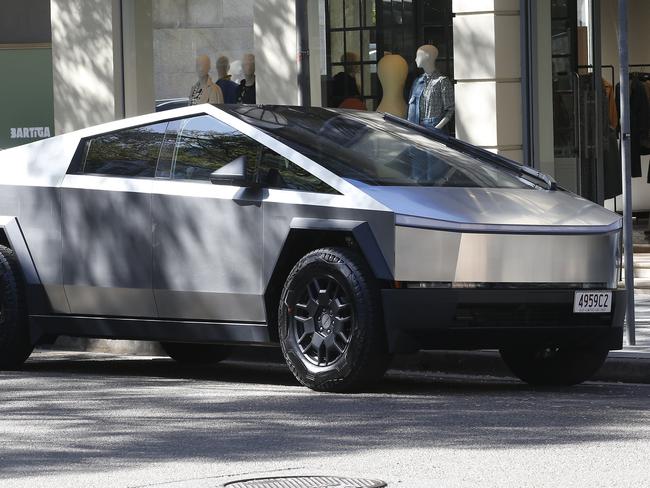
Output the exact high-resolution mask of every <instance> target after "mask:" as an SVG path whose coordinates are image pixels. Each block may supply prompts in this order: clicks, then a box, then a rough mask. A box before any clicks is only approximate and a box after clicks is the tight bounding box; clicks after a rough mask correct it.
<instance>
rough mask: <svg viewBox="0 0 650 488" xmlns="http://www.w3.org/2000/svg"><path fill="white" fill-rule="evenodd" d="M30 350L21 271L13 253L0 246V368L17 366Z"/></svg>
mask: <svg viewBox="0 0 650 488" xmlns="http://www.w3.org/2000/svg"><path fill="white" fill-rule="evenodd" d="M33 349H34V346H32V344H31V342H30V340H29V329H28V321H27V305H26V300H25V285H24V281H23V274H22V271H21V269H20V265H19V264H18V259H17V258H16V254H15V253H14V252H13V251H12V250H11V249H9V248H8V247H5V246H1V245H0V369H5V370H6V369H16V368H18V367H20V366H21V365H22V364H23V363H24V362H25V360H26V359H27V358H28V357H29V355H30V354H31V353H32V350H33Z"/></svg>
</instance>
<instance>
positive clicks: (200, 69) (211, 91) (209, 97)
mask: <svg viewBox="0 0 650 488" xmlns="http://www.w3.org/2000/svg"><path fill="white" fill-rule="evenodd" d="M209 73H210V58H209V57H208V56H206V55H201V56H199V57H198V58H196V74H197V76H198V77H199V79H198V81H197V82H196V83H195V84H194V85H193V86H192V88H191V89H190V96H189V105H198V104H200V103H223V94H222V93H221V88H219V87H218V86H217V85H215V84H214V82H213V81H212V78H210V74H209Z"/></svg>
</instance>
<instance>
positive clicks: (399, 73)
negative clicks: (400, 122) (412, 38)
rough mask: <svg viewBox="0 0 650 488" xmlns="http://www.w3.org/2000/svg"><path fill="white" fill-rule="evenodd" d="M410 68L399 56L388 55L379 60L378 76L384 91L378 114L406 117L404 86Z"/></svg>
mask: <svg viewBox="0 0 650 488" xmlns="http://www.w3.org/2000/svg"><path fill="white" fill-rule="evenodd" d="M408 71H409V67H408V64H407V62H406V60H405V59H404V58H403V57H402V56H400V55H399V54H386V55H385V56H384V57H383V58H381V59H380V60H379V64H378V66H377V74H378V76H379V82H380V83H381V88H382V90H383V93H384V94H383V97H382V99H381V103H380V104H379V107H377V111H378V112H385V113H389V114H392V115H396V116H398V117H402V118H404V117H406V113H407V106H406V101H405V100H404V84H405V83H406V77H407V76H408Z"/></svg>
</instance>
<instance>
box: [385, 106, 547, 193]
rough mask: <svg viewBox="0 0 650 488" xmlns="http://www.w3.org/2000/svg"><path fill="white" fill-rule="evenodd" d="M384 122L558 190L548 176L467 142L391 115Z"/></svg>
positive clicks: (386, 115)
mask: <svg viewBox="0 0 650 488" xmlns="http://www.w3.org/2000/svg"><path fill="white" fill-rule="evenodd" d="M384 120H387V121H389V122H393V123H395V124H398V125H401V126H403V127H408V128H409V129H413V130H415V131H417V132H419V133H421V134H424V135H426V136H429V137H431V138H432V139H434V140H436V141H438V142H442V143H443V144H445V145H446V146H447V147H450V148H452V149H456V150H458V151H460V152H462V153H465V154H468V155H470V156H472V157H475V158H478V159H483V160H485V161H488V162H490V163H492V164H494V165H496V166H499V167H500V168H503V169H505V170H507V171H510V172H514V173H516V174H517V176H518V177H522V176H527V177H529V178H532V179H535V180H537V181H541V182H542V183H544V185H546V187H547V189H548V190H551V191H555V190H557V188H558V187H557V183H556V182H555V180H554V179H553V178H552V177H550V176H549V175H547V174H545V173H542V172H541V171H537V170H536V169H533V168H530V167H528V166H524V165H522V164H519V163H516V162H514V161H511V160H509V159H507V158H504V157H503V156H499V155H498V154H494V153H492V152H490V151H487V150H485V149H483V148H480V147H476V146H474V145H472V144H469V143H468V142H465V141H461V140H460V139H456V138H455V137H451V136H449V135H447V134H443V133H441V132H439V131H436V130H433V129H428V128H426V127H423V126H421V125H418V124H415V123H413V122H410V121H408V120H406V119H403V118H401V117H397V116H395V115H392V114H384Z"/></svg>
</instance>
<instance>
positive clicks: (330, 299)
mask: <svg viewBox="0 0 650 488" xmlns="http://www.w3.org/2000/svg"><path fill="white" fill-rule="evenodd" d="M290 320H291V322H292V323H291V329H292V331H293V333H294V338H295V340H296V343H297V345H298V348H299V349H300V352H301V353H302V354H303V356H304V357H305V358H306V359H307V360H308V361H309V362H311V363H312V364H314V365H316V366H328V365H330V364H333V363H335V362H336V361H338V360H339V359H340V358H341V357H342V356H343V353H344V352H345V351H346V349H347V347H348V345H349V344H350V340H351V339H352V329H353V327H354V319H353V317H352V304H351V303H350V297H349V296H348V294H347V293H346V291H345V288H344V287H343V285H342V284H341V283H339V282H338V281H337V279H336V278H335V277H334V276H331V275H328V276H318V277H314V278H313V279H312V280H311V281H310V282H309V283H307V286H306V287H305V288H304V291H303V294H302V295H301V296H300V298H299V299H298V301H297V302H296V304H295V306H294V307H293V311H292V313H291V318H290Z"/></svg>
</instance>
